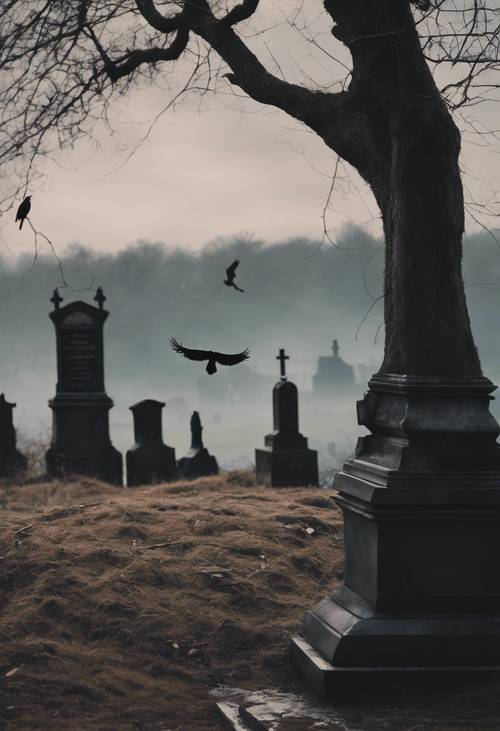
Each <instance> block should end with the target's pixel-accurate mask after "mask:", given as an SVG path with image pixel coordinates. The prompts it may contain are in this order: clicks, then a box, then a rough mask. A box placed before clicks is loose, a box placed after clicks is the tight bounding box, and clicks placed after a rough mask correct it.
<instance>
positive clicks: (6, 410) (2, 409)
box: [0, 393, 28, 477]
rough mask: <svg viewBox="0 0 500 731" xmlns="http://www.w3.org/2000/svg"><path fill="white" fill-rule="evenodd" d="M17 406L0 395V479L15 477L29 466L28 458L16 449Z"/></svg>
mask: <svg viewBox="0 0 500 731" xmlns="http://www.w3.org/2000/svg"><path fill="white" fill-rule="evenodd" d="M15 406H16V405H15V404H11V403H9V402H8V401H6V400H5V396H4V394H3V393H2V394H0V477H13V476H14V475H16V474H19V473H21V472H24V471H25V470H26V468H27V466H28V460H27V459H26V457H25V456H24V455H23V454H21V452H18V450H17V449H16V430H15V429H14V424H13V422H12V409H14V408H15Z"/></svg>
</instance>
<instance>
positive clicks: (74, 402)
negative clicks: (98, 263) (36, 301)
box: [46, 287, 123, 485]
mask: <svg viewBox="0 0 500 731" xmlns="http://www.w3.org/2000/svg"><path fill="white" fill-rule="evenodd" d="M105 299H106V298H105V296H104V293H103V291H102V289H101V288H100V287H99V288H98V290H97V292H96V296H95V300H96V301H97V303H98V307H93V306H92V305H89V304H87V303H86V302H71V303H70V304H68V305H66V306H65V307H60V304H61V302H62V297H61V296H60V295H59V292H58V291H57V289H56V290H54V294H53V296H52V299H51V302H52V303H53V304H54V310H53V311H52V312H51V313H50V319H51V320H52V322H53V323H54V325H55V329H56V343H57V386H56V396H55V397H54V398H53V399H51V400H50V401H49V406H50V408H51V409H52V412H53V416H52V442H51V446H50V448H49V449H48V451H47V453H46V465H47V473H48V475H50V476H53V477H61V476H63V475H65V474H71V473H73V474H80V475H91V476H94V477H98V478H100V479H102V480H105V481H107V482H111V483H114V484H117V485H121V484H122V479H123V478H122V456H121V454H120V453H119V452H118V451H117V450H116V449H115V448H114V447H113V445H112V443H111V440H110V436H109V410H110V409H111V407H112V406H113V401H112V400H111V399H110V398H109V396H107V394H106V392H105V388H104V353H103V326H104V323H105V321H106V319H107V317H108V315H109V312H108V311H107V310H104V309H103V305H104V301H105Z"/></svg>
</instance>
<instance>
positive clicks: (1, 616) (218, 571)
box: [0, 472, 500, 731]
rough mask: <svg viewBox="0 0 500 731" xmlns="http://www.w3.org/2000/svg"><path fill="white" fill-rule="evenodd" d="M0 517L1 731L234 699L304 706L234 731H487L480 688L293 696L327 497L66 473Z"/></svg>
mask: <svg viewBox="0 0 500 731" xmlns="http://www.w3.org/2000/svg"><path fill="white" fill-rule="evenodd" d="M0 517H1V545H0V555H1V557H2V564H3V571H2V574H1V575H0V586H1V591H0V642H1V648H2V651H1V654H0V728H2V729H4V728H5V729H7V730H8V729H16V730H17V731H24V730H26V731H28V730H29V731H31V730H35V729H37V730H42V729H43V730H44V731H45V730H50V731H52V730H53V731H59V730H63V729H64V730H66V729H68V730H69V729H71V731H80V730H82V731H87V730H88V731H94V730H96V731H97V730H98V731H129V730H130V731H141V730H144V731H167V730H170V731H174V730H176V731H206V730H207V729H222V728H224V723H223V721H222V719H221V717H220V716H219V714H218V712H217V709H216V705H215V704H216V701H218V700H219V701H221V700H224V699H231V698H232V697H233V695H234V690H233V691H232V690H231V689H235V688H241V689H245V690H247V691H264V694H263V697H267V698H269V697H271V696H272V695H273V693H277V692H279V693H284V694H293V697H295V698H297V697H300V698H302V699H306V706H307V704H309V706H307V707H309V708H310V709H312V710H311V712H310V713H309V715H308V711H307V708H306V710H305V711H304V710H303V712H301V713H298V714H297V715H295V716H294V715H293V708H292V706H291V705H290V704H288V706H287V708H288V711H287V712H290V713H291V714H292V715H290V716H285V717H283V718H282V719H278V720H276V719H275V725H272V726H266V725H264V726H256V725H255V726H248V728H263V729H265V728H271V727H272V728H273V729H275V730H276V731H290V730H295V731H301V730H302V729H326V730H327V731H328V729H343V730H344V731H354V730H358V729H359V730H360V731H361V730H363V729H367V730H372V729H373V730H375V729H377V730H387V731H410V730H411V731H420V730H423V729H434V730H435V731H458V729H469V730H471V731H476V730H477V731H479V730H480V729H500V683H498V682H497V683H495V682H493V681H491V680H490V681H488V683H485V682H484V681H483V682H482V683H476V684H471V685H469V686H467V687H466V689H464V688H460V689H458V688H451V689H448V690H443V689H442V688H441V689H440V688H429V689H425V690H421V689H420V690H413V691H403V690H401V689H398V688H391V689H388V690H387V691H384V693H381V694H379V693H375V694H374V693H368V692H366V691H362V690H361V689H360V690H359V692H355V694H354V696H353V698H351V699H348V700H343V701H341V702H340V701H339V702H336V703H333V704H331V705H327V704H323V703H321V702H319V701H318V700H317V699H315V698H314V696H312V694H310V693H309V692H308V690H307V687H306V686H305V684H304V683H303V682H302V680H301V679H300V677H299V676H298V675H297V674H296V673H295V671H294V670H293V668H292V667H291V666H290V663H289V658H288V652H287V643H288V639H289V637H290V635H291V634H293V633H295V632H296V631H297V629H298V628H299V626H300V622H301V618H302V614H303V612H304V610H305V609H306V608H309V607H311V606H312V605H313V604H314V603H315V602H316V601H318V600H319V599H320V598H322V597H323V596H324V595H325V594H326V593H327V591H328V589H329V588H333V587H334V586H335V584H336V583H337V582H338V581H339V580H341V578H342V568H343V567H342V562H343V551H342V520H341V514H340V511H339V509H338V508H337V507H336V506H335V503H334V501H333V499H332V493H331V492H330V491H327V490H324V489H321V488H281V489H274V490H273V489H269V488H263V487H261V486H258V485H256V484H255V481H254V477H253V474H252V473H251V472H232V473H227V474H223V475H219V476H217V477H210V478H201V479H198V480H195V481H192V482H175V483H170V484H160V485H154V486H148V487H141V488H135V489H126V488H125V489H124V488H117V487H112V486H109V485H105V484H103V483H100V482H98V481H95V480H91V479H85V478H79V479H76V478H75V479H74V480H68V481H65V482H62V481H60V482H57V481H56V482H50V483H42V482H40V483H37V484H31V485H30V484H28V485H7V486H6V485H3V486H2V488H1V489H0ZM214 691H216V694H215V695H214ZM284 697H285V698H290V696H289V695H285V696H284ZM253 703H255V697H254V698H253ZM285 705H286V704H285ZM290 709H291V710H290ZM318 709H319V711H318Z"/></svg>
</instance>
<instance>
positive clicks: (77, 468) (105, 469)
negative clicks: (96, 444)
mask: <svg viewBox="0 0 500 731" xmlns="http://www.w3.org/2000/svg"><path fill="white" fill-rule="evenodd" d="M45 463H46V467H47V475H48V476H49V477H56V478H63V477H65V476H67V475H86V476H88V477H96V478H97V479H99V480H103V481H104V482H110V483H111V484H113V485H120V486H121V485H123V461H122V455H121V454H120V452H118V450H116V449H115V448H114V447H113V445H112V444H110V445H109V447H108V448H107V449H105V450H102V451H101V452H99V453H98V454H90V455H68V454H63V453H62V452H59V451H57V449H54V448H52V447H51V448H50V449H48V450H47V452H46V453H45Z"/></svg>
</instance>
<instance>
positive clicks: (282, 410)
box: [255, 348, 318, 487]
mask: <svg viewBox="0 0 500 731" xmlns="http://www.w3.org/2000/svg"><path fill="white" fill-rule="evenodd" d="M277 360H279V361H280V373H281V378H280V380H279V381H278V383H276V384H275V386H274V388H273V428H274V431H273V432H272V433H271V434H267V436H266V437H265V439H264V444H265V447H264V449H256V450H255V470H256V476H257V481H258V482H260V483H262V484H264V485H268V486H270V487H286V486H290V487H299V486H306V485H317V484H318V453H317V452H316V450H314V449H309V448H308V446H307V439H306V437H304V436H303V435H302V434H301V433H300V432H299V396H298V391H297V386H296V385H295V384H294V383H292V382H291V381H288V380H287V378H286V372H285V361H286V360H288V356H287V355H285V351H284V350H283V348H282V349H280V352H279V355H278V356H277Z"/></svg>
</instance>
